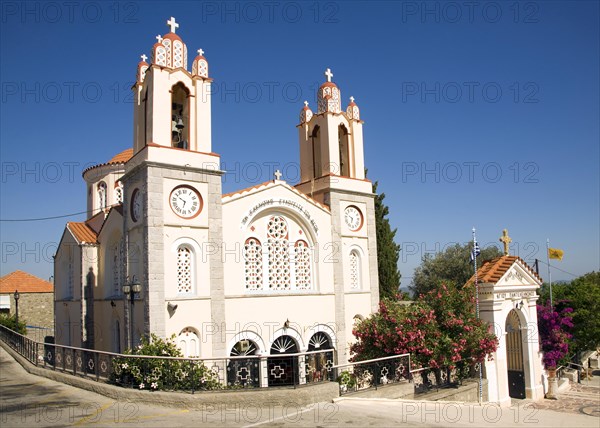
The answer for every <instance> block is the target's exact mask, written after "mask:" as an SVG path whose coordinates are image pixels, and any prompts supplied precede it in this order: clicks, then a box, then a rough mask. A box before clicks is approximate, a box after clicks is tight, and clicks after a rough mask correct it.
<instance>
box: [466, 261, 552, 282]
mask: <svg viewBox="0 0 600 428" xmlns="http://www.w3.org/2000/svg"><path fill="white" fill-rule="evenodd" d="M515 263H519V265H520V266H521V267H522V268H524V269H526V270H527V271H528V272H529V273H530V274H531V275H532V276H534V277H535V278H537V279H538V280H539V281H540V282H541V281H542V278H541V277H540V276H539V275H538V274H537V273H535V271H534V270H533V269H531V267H529V265H528V264H527V263H525V260H523V259H522V258H521V257H518V256H501V257H497V258H495V259H492V260H489V261H487V262H485V263H484V264H483V266H481V267H480V268H479V270H478V271H477V281H478V282H480V283H487V284H496V283H497V282H498V281H500V278H502V276H503V275H504V274H505V273H506V272H508V270H509V269H510V267H511V266H512V265H513V264H515ZM473 282H475V275H473V276H472V277H471V279H469V281H468V282H467V284H471V283H473Z"/></svg>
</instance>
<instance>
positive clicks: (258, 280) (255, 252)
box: [244, 238, 263, 290]
mask: <svg viewBox="0 0 600 428" xmlns="http://www.w3.org/2000/svg"><path fill="white" fill-rule="evenodd" d="M262 258H263V257H262V245H261V244H260V241H259V240H258V239H256V238H249V239H248V240H247V241H246V244H245V245H244V265H245V266H244V267H245V274H246V288H247V289H248V290H258V289H260V288H262V284H263V274H262V264H263V260H262Z"/></svg>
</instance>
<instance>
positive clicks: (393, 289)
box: [373, 181, 401, 299]
mask: <svg viewBox="0 0 600 428" xmlns="http://www.w3.org/2000/svg"><path fill="white" fill-rule="evenodd" d="M378 184H379V183H378V182H377V181H376V182H375V183H374V184H373V193H375V194H377V186H378ZM384 199H385V193H381V194H379V195H377V196H376V197H375V229H376V234H377V270H378V273H379V298H380V299H383V298H393V297H395V296H396V294H397V293H398V292H399V289H400V277H401V275H400V271H399V270H398V258H399V257H400V245H398V244H396V242H394V237H395V236H396V231H397V229H394V230H392V228H391V226H390V221H389V220H388V219H387V216H388V214H389V212H390V210H389V208H388V207H387V206H386V205H385V204H384V202H383V200H384Z"/></svg>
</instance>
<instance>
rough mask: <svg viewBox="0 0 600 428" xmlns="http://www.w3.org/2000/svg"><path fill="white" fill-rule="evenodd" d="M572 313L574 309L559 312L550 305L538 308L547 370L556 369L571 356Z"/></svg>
mask: <svg viewBox="0 0 600 428" xmlns="http://www.w3.org/2000/svg"><path fill="white" fill-rule="evenodd" d="M572 312H573V309H571V308H568V307H566V308H563V309H561V310H560V311H557V310H556V309H555V308H553V307H552V306H550V305H549V304H548V303H546V305H543V306H542V305H538V306H537V314H538V331H539V333H540V345H541V348H542V351H543V352H544V358H543V362H544V366H545V367H546V368H556V367H557V366H558V365H559V364H560V362H561V360H562V359H563V358H565V357H567V356H568V354H569V339H571V337H573V336H572V335H571V333H570V331H571V329H572V328H573V321H572V318H571V317H570V316H569V314H570V313H572Z"/></svg>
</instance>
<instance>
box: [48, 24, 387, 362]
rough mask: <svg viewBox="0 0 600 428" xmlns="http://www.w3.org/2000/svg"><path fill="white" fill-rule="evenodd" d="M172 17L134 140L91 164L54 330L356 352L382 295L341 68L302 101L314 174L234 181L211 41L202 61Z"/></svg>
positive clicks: (305, 167) (141, 71)
mask: <svg viewBox="0 0 600 428" xmlns="http://www.w3.org/2000/svg"><path fill="white" fill-rule="evenodd" d="M167 25H168V26H169V27H170V31H169V32H168V33H167V34H165V35H164V36H160V35H159V36H157V37H156V43H154V45H153V46H152V49H151V57H150V62H147V59H148V57H147V56H146V55H142V56H141V61H140V62H139V63H138V64H137V72H136V82H135V84H134V85H133V87H132V90H133V92H134V103H133V105H134V107H133V141H132V147H130V148H127V149H125V150H123V151H122V152H121V153H118V154H116V155H115V156H114V157H112V158H110V160H108V161H107V162H106V163H103V164H99V165H95V166H92V167H90V168H88V169H86V170H85V171H84V172H83V179H84V180H85V182H86V197H87V212H88V215H87V219H86V220H85V221H83V222H69V223H67V224H66V227H65V229H64V232H63V235H62V238H61V240H60V244H59V247H58V249H57V252H56V256H55V264H54V278H55V287H56V293H55V317H56V319H55V321H56V323H55V326H56V327H55V328H56V343H57V344H60V345H70V346H77V347H84V348H90V349H97V350H102V351H109V352H122V351H124V350H125V349H127V348H130V347H132V346H136V345H137V344H138V343H139V340H140V338H141V337H142V336H144V335H149V334H156V335H158V336H159V337H163V338H164V337H171V336H172V335H175V336H176V343H177V345H178V346H179V347H180V349H181V351H182V352H183V354H184V355H185V356H197V357H201V358H222V357H227V356H230V355H276V354H282V353H283V354H286V353H295V352H304V351H310V350H325V349H329V350H331V352H332V355H335V357H334V358H335V363H337V364H343V363H345V362H347V361H348V358H349V357H350V355H349V351H348V348H349V344H350V343H351V342H352V341H353V340H354V337H353V335H352V327H353V323H354V322H355V321H356V319H362V318H363V317H366V316H368V315H369V314H371V313H372V312H374V311H376V310H377V307H378V302H379V292H378V275H377V250H376V248H377V244H376V233H375V213H374V196H375V195H374V194H373V188H372V184H371V182H370V181H369V180H367V179H366V178H365V165H364V154H363V152H364V151H363V130H362V126H363V122H362V121H361V119H360V110H359V108H358V106H357V104H356V103H355V102H354V99H353V98H350V102H349V103H348V104H347V105H346V107H345V108H343V107H342V96H341V91H340V88H339V87H338V86H337V85H336V84H335V83H334V82H333V81H332V77H333V74H332V73H331V70H329V69H327V71H326V73H325V79H324V80H325V82H324V83H323V84H322V85H321V86H320V88H319V89H318V94H317V106H316V111H313V110H312V109H311V108H310V107H309V104H308V102H305V103H304V104H305V105H304V106H303V107H301V108H300V115H299V123H298V124H297V125H296V127H297V129H298V146H299V155H300V175H301V179H300V182H299V183H297V184H290V183H287V182H286V181H285V178H284V177H282V176H281V173H280V172H279V171H277V172H276V173H275V175H274V177H273V180H271V181H268V182H265V183H262V184H259V185H257V186H253V187H250V188H246V189H241V190H239V191H236V192H234V193H229V194H223V193H222V186H221V184H222V183H221V181H222V176H223V174H224V173H225V172H224V171H222V170H221V168H220V156H219V154H218V151H219V148H218V147H213V146H212V141H211V84H212V77H211V76H210V74H209V66H208V61H207V59H206V57H204V52H203V51H202V49H198V51H197V53H198V55H196V56H195V58H194V59H193V61H192V65H191V70H189V69H188V49H187V46H186V44H185V43H184V41H183V40H182V38H181V37H180V35H179V34H177V28H178V27H179V24H178V23H177V22H176V21H175V19H174V18H171V19H169V20H168V21H167ZM217 78H218V76H217ZM290 125H291V123H290ZM265 149H266V147H265Z"/></svg>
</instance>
